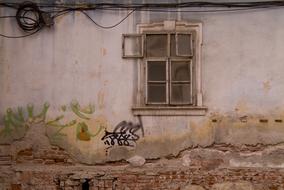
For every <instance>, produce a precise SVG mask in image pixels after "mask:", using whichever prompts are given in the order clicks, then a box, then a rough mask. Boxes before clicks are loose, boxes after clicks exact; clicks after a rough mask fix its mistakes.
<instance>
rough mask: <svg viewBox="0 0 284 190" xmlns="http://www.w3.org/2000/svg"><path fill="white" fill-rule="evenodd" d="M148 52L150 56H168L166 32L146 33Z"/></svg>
mask: <svg viewBox="0 0 284 190" xmlns="http://www.w3.org/2000/svg"><path fill="white" fill-rule="evenodd" d="M146 54H147V56H148V57H165V56H167V35H166V34H147V35H146Z"/></svg>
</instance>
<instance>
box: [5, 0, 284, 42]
mask: <svg viewBox="0 0 284 190" xmlns="http://www.w3.org/2000/svg"><path fill="white" fill-rule="evenodd" d="M0 7H8V8H13V9H16V10H17V14H16V16H2V17H1V16H0V19H1V18H16V20H17V22H18V25H19V26H20V27H21V28H22V29H23V30H24V31H25V32H29V33H28V34H27V35H22V36H8V35H4V34H0V36H2V37H8V38H22V37H27V36H31V35H33V34H35V33H37V32H38V31H40V30H41V29H42V28H43V27H44V26H50V25H52V24H53V19H55V18H57V17H59V16H62V15H65V14H68V13H70V12H74V11H80V12H81V13H83V14H84V15H85V16H86V17H87V18H88V19H90V20H91V21H92V22H93V23H94V24H95V25H97V26H98V27H100V28H103V29H112V28H114V27H116V26H118V25H120V24H121V23H122V22H123V21H124V20H126V19H127V18H128V17H129V16H130V15H131V14H132V13H133V12H134V11H149V12H184V13H187V12H188V13H190V12H193V13H215V12H216V13H218V12H233V11H248V10H256V9H275V8H283V7H284V1H282V0H281V1H280V0H277V1H250V2H242V1H240V2H237V1H236V2H209V1H194V2H181V3H132V4H129V3H84V4H79V3H74V4H71V3H69V4H66V3H64V4H58V3H37V4H36V3H33V2H24V3H10V2H2V3H0ZM203 9H205V10H203ZM43 10H45V11H43ZM91 10H93V11H95V10H112V11H118V10H131V11H130V12H128V13H127V15H126V16H125V17H124V18H123V19H122V20H120V21H119V22H117V23H116V24H113V25H111V26H104V25H102V24H99V23H97V22H96V21H95V20H94V19H93V18H92V17H91V16H90V15H89V14H88V13H87V11H91ZM29 13H32V14H33V17H29V16H27V15H28V14H29ZM44 16H45V17H44ZM46 16H47V18H46ZM46 19H49V20H48V21H49V22H50V21H52V23H48V24H47V23H45V22H46Z"/></svg>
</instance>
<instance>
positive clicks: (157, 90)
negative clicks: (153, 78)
mask: <svg viewBox="0 0 284 190" xmlns="http://www.w3.org/2000/svg"><path fill="white" fill-rule="evenodd" d="M148 102H150V103H165V102H166V84H148Z"/></svg>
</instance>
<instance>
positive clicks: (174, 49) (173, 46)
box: [171, 34, 177, 57]
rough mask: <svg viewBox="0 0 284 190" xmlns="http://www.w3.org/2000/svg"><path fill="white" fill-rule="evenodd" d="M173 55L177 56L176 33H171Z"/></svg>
mask: <svg viewBox="0 0 284 190" xmlns="http://www.w3.org/2000/svg"><path fill="white" fill-rule="evenodd" d="M171 56H174V57H175V56H177V55H176V35H175V34H171Z"/></svg>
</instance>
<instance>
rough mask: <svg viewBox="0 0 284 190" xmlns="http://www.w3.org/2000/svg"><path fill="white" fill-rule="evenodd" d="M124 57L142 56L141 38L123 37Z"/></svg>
mask: <svg viewBox="0 0 284 190" xmlns="http://www.w3.org/2000/svg"><path fill="white" fill-rule="evenodd" d="M124 56H130V57H131V56H142V36H134V35H129V36H124Z"/></svg>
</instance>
